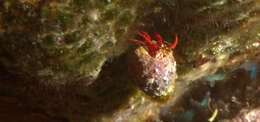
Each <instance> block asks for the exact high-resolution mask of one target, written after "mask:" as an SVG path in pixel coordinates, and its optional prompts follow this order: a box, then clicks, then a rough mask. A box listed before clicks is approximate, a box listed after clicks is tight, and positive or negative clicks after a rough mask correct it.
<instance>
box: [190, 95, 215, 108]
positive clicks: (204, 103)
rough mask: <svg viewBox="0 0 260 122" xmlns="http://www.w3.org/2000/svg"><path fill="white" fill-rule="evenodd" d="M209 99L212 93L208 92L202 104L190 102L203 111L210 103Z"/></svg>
mask: <svg viewBox="0 0 260 122" xmlns="http://www.w3.org/2000/svg"><path fill="white" fill-rule="evenodd" d="M209 97H210V92H209V91H208V92H207V93H206V95H205V97H204V99H203V100H202V101H201V102H198V101H195V100H193V99H191V100H190V102H191V104H192V105H194V106H196V107H198V108H201V109H203V108H204V107H205V106H207V103H208V101H209Z"/></svg>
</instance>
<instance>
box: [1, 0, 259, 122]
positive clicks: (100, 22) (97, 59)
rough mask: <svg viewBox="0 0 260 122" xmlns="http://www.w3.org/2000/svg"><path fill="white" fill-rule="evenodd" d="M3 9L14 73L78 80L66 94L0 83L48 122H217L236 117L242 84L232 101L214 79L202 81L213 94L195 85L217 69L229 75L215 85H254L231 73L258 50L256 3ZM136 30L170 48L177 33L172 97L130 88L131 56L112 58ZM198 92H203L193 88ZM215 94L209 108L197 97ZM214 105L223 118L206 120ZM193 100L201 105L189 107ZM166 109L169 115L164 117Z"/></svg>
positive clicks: (72, 1)
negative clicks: (159, 100) (183, 120)
mask: <svg viewBox="0 0 260 122" xmlns="http://www.w3.org/2000/svg"><path fill="white" fill-rule="evenodd" d="M0 6H1V7H0V18H1V19H0V61H1V64H3V65H4V66H5V67H6V69H7V70H8V71H10V72H12V73H16V74H22V75H23V76H30V78H31V77H33V78H35V79H37V80H35V81H38V80H40V81H42V82H47V83H62V84H63V83H67V81H73V80H79V81H80V82H79V84H67V86H66V85H65V86H62V87H60V89H56V88H54V89H52V87H48V86H42V85H35V84H26V83H23V84H22V83H20V84H19V83H17V84H18V85H16V84H15V83H13V84H12V83H9V81H11V80H9V79H8V78H7V79H4V81H6V82H0V83H1V84H3V85H0V87H1V89H0V90H1V93H8V94H4V95H10V96H19V97H21V98H22V100H24V99H26V101H21V102H24V103H25V104H28V105H30V106H34V109H35V108H36V110H33V112H35V111H36V112H38V113H41V114H43V115H45V116H47V117H49V118H51V119H57V118H58V119H60V118H62V120H64V121H77V122H81V121H83V122H84V121H101V122H102V121H103V122H107V121H152V120H154V121H176V118H177V119H178V118H179V117H180V116H181V118H183V117H184V118H185V117H187V116H188V117H190V118H186V119H187V120H206V121H208V119H209V117H211V116H212V119H215V118H216V117H223V116H221V115H223V114H225V115H231V114H226V113H223V111H222V110H224V112H227V111H228V110H229V109H227V110H226V108H225V107H226V105H227V104H225V101H229V102H228V103H230V104H231V103H232V102H233V101H231V100H230V99H229V96H233V95H236V96H241V94H240V93H244V92H243V91H241V89H240V87H239V86H236V85H234V84H238V83H233V82H232V84H231V86H234V87H237V89H236V91H239V92H235V93H236V94H233V93H234V91H233V89H229V91H230V92H228V95H227V93H221V91H225V92H226V91H227V90H228V89H222V87H221V89H220V90H218V89H217V88H215V89H214V84H213V85H212V86H208V85H207V82H208V81H205V82H204V83H205V84H206V85H205V84H204V87H206V88H205V89H200V88H204V87H201V84H198V82H197V81H203V80H201V79H203V78H206V79H207V76H209V77H211V78H212V77H213V76H214V73H216V72H219V74H222V75H223V76H224V78H218V79H219V80H220V81H219V80H217V81H215V80H214V81H212V82H216V84H217V83H222V82H224V83H226V82H230V81H234V79H232V78H235V77H237V76H239V77H237V79H235V80H238V79H240V80H239V81H241V82H240V84H242V85H241V86H246V84H247V83H248V82H242V81H248V80H247V79H242V76H243V77H244V76H247V75H236V76H234V77H233V76H232V72H233V71H234V70H236V69H237V68H239V67H240V65H239V64H240V63H241V62H243V61H245V60H247V59H249V58H252V57H255V56H256V55H259V54H260V50H259V45H260V43H259V38H260V37H259V32H260V30H259V27H260V16H259V15H260V14H259V9H260V8H259V6H260V2H259V1H257V0H189V1H187V0H186V1H185V0H164V1H156V0H135V1H132V0H107V1H97V0H58V1H51V0H49V1H48V0H35V1H32V0H18V1H15V0H5V1H0ZM135 30H147V31H148V32H152V31H156V32H158V33H160V34H161V35H162V37H164V39H165V40H167V41H169V42H172V41H171V40H173V39H174V35H175V33H176V34H177V35H178V37H179V44H178V46H177V47H176V50H175V51H174V54H173V55H174V59H175V60H176V66H177V70H176V71H177V72H178V79H176V83H175V85H174V88H175V90H174V92H175V93H174V97H173V98H170V99H169V100H168V101H167V102H165V103H164V104H165V105H160V104H162V103H157V102H155V101H152V100H150V99H149V97H146V96H145V94H143V93H142V92H141V91H140V90H139V89H138V88H137V87H136V86H135V85H133V84H132V83H133V77H131V76H130V75H129V74H128V72H127V67H129V66H127V64H126V59H125V58H119V59H117V60H115V58H117V57H115V56H118V55H120V54H122V53H123V52H124V51H125V50H126V49H127V44H126V38H127V37H128V34H134V32H135ZM129 37H130V36H129ZM131 37H132V36H131ZM108 59H109V62H107V60H108ZM110 59H111V60H110ZM129 60H131V59H129ZM220 68H222V70H221V72H220V71H219V69H220ZM244 72H246V71H244ZM252 72H253V71H252ZM97 77H98V78H97ZM229 77H230V78H229ZM228 78H229V80H226V79H228ZM2 81H3V80H2ZM17 81H19V82H22V81H23V80H20V79H19V80H17ZM81 81H82V82H81ZM94 81H95V82H94ZM8 83H9V85H6V84H8ZM21 84H22V85H21ZM33 85H34V86H33ZM217 85H220V86H225V85H222V84H217ZM194 86H196V87H198V89H196V90H195V91H194V90H193V89H192V88H193V87H194ZM251 86H255V85H254V84H252V85H251ZM16 88H17V89H16ZM223 88H227V87H223ZM243 88H244V87H243ZM212 89H213V90H212ZM255 89H257V88H256V87H252V88H250V89H249V90H255ZM211 90H212V91H211ZM215 90H217V91H219V92H220V93H219V94H217V96H219V97H216V96H214V95H206V97H205V98H206V100H205V101H206V102H205V101H204V99H203V100H202V99H200V98H203V97H204V96H205V93H204V91H205V92H206V91H209V93H212V94H213V93H214V91H215ZM191 92H192V93H191ZM237 93H239V94H237ZM249 93H255V94H256V92H247V94H249ZM187 94H188V95H187ZM185 95H186V96H185ZM215 95H216V93H215ZM187 96H188V97H187ZM189 97H194V98H192V100H190V98H189ZM223 97H228V98H226V99H224V98H223ZM214 98H216V99H217V100H219V101H221V103H223V104H219V103H220V102H218V101H217V102H215V101H214V100H216V99H214ZM246 98H251V97H246ZM209 99H211V103H212V104H211V105H213V106H209V107H210V108H212V110H214V109H215V110H214V111H216V110H218V112H219V113H218V114H217V115H215V116H214V113H213V114H212V113H211V112H213V111H212V110H211V109H210V111H209V110H207V111H206V114H205V111H204V110H205V109H204V108H205V106H206V107H208V106H207V102H208V101H210V100H209ZM255 99H257V97H255ZM185 100H186V101H185ZM17 101H19V100H17ZM192 101H193V102H192ZM198 101H199V102H198ZM200 101H202V102H200ZM234 102H237V103H239V101H234ZM248 102H249V104H248ZM250 102H252V101H246V102H245V103H246V104H245V105H251V103H250ZM192 103H200V104H198V105H197V104H195V107H194V106H193V108H189V107H190V105H191V104H192ZM230 104H228V105H230ZM253 104H254V103H253ZM181 105H183V106H184V107H183V106H181ZM196 105H197V106H196ZM221 105H222V106H221ZM232 105H233V103H232ZM162 106H163V107H162ZM238 106H239V105H238ZM160 107H162V109H163V110H161V111H159V109H161V108H160ZM231 107H232V106H231ZM173 108H174V109H173ZM194 108H196V109H195V110H194ZM221 108H223V109H221ZM224 108H225V109H224ZM191 109H192V110H191ZM220 109H221V111H220ZM196 110H198V111H200V112H199V113H203V112H204V113H203V114H198V111H196ZM163 112H166V114H164V113H163ZM174 113H180V114H174ZM162 115H163V116H162ZM179 115H180V116H179ZM164 117H165V118H164ZM214 117H215V118H214ZM217 119H219V118H217Z"/></svg>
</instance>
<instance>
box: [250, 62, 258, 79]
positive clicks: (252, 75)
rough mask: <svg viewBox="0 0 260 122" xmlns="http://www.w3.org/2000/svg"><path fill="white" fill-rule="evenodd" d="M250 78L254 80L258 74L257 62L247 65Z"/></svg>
mask: <svg viewBox="0 0 260 122" xmlns="http://www.w3.org/2000/svg"><path fill="white" fill-rule="evenodd" d="M249 71H250V79H251V80H255V79H256V77H257V74H258V64H253V65H251V66H250V67H249Z"/></svg>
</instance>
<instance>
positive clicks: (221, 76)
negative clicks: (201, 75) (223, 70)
mask: <svg viewBox="0 0 260 122" xmlns="http://www.w3.org/2000/svg"><path fill="white" fill-rule="evenodd" d="M225 76H226V75H225V74H215V75H211V76H207V77H206V78H205V80H207V81H217V80H223V79H224V78H225Z"/></svg>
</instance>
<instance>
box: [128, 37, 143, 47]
mask: <svg viewBox="0 0 260 122" xmlns="http://www.w3.org/2000/svg"><path fill="white" fill-rule="evenodd" d="M128 40H129V41H132V42H137V43H139V44H142V45H145V46H146V43H145V42H143V41H140V40H137V39H132V38H130V39H128Z"/></svg>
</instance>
